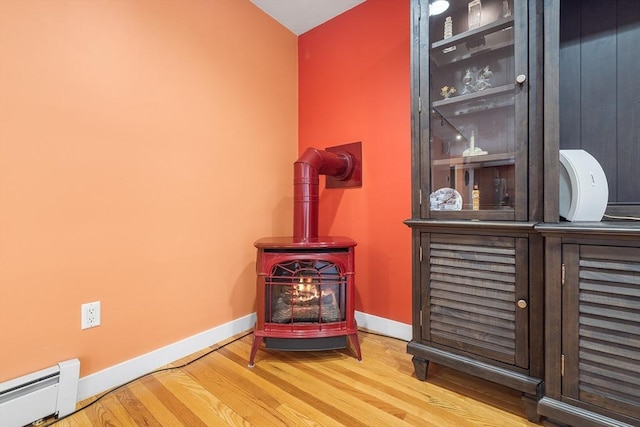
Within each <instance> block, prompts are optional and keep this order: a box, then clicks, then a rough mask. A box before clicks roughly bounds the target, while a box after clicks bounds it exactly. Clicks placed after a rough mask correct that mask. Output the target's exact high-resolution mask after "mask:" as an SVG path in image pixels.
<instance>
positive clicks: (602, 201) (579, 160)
mask: <svg viewBox="0 0 640 427" xmlns="http://www.w3.org/2000/svg"><path fill="white" fill-rule="evenodd" d="M559 181H560V199H559V205H560V216H561V217H563V218H565V219H566V220H567V221H600V220H602V216H603V215H604V212H605V210H606V209H607V203H608V201H609V184H608V183H607V176H606V175H605V174H604V170H602V166H600V163H598V161H597V160H596V159H595V158H594V157H593V156H592V155H591V154H589V153H587V152H586V151H584V150H560V180H559Z"/></svg>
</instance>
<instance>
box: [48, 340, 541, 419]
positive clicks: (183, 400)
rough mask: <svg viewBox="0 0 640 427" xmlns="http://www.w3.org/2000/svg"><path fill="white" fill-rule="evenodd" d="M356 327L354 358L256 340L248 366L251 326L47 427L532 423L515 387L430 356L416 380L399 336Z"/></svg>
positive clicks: (337, 352)
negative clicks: (358, 350) (269, 346)
mask: <svg viewBox="0 0 640 427" xmlns="http://www.w3.org/2000/svg"><path fill="white" fill-rule="evenodd" d="M359 336H360V344H361V347H362V356H363V360H362V361H361V362H358V360H357V359H356V358H355V356H354V354H353V353H352V351H351V350H349V349H343V350H333V351H323V352H279V351H273V350H265V349H264V347H262V348H261V349H260V350H259V351H258V354H257V355H256V364H255V366H254V367H253V368H249V367H248V366H247V361H248V358H249V351H250V349H251V343H252V340H253V335H247V336H244V337H242V338H240V339H238V340H236V341H233V340H229V342H227V343H226V344H228V345H225V346H223V347H222V348H220V349H219V350H218V351H215V352H213V353H211V354H209V355H207V356H205V357H203V358H202V359H200V360H198V361H196V362H194V363H192V364H189V365H188V366H185V367H183V368H180V369H172V370H168V371H163V372H159V373H155V374H153V375H150V376H147V377H144V378H142V379H140V380H137V381H135V382H133V383H131V384H129V385H127V386H125V387H122V388H120V389H117V390H116V391H113V392H111V393H108V394H107V395H105V396H104V397H103V398H101V399H100V400H98V402H96V403H94V404H93V405H91V406H90V407H88V408H86V409H84V410H82V411H80V412H77V413H75V414H74V415H72V416H70V417H68V418H65V419H62V420H59V421H58V422H57V423H55V426H56V427H75V426H171V427H173V426H181V425H182V426H189V427H193V426H265V427H273V426H348V427H357V426H367V427H372V426H384V427H392V426H425V427H427V426H434V427H448V426H451V427H454V426H455V427H465V426H485V427H489V426H490V427H499V426H504V427H515V426H536V425H537V424H534V423H530V422H528V421H527V420H526V418H525V417H524V409H523V406H522V401H521V399H520V394H519V393H518V392H516V391H513V390H510V389H507V388H505V387H502V386H500V385H497V384H493V383H489V382H485V381H483V380H479V379H476V378H473V377H470V376H466V375H463V374H461V373H458V372H456V371H453V370H451V369H448V368H445V367H442V366H438V365H435V364H433V363H432V364H431V366H430V367H429V376H428V381H426V382H423V381H419V380H418V379H417V378H416V377H415V375H414V372H413V364H412V363H411V356H410V355H409V354H407V353H406V342H404V341H400V340H396V339H393V338H387V337H382V336H379V335H376V334H370V333H367V332H363V331H361V332H360V334H359ZM223 344H225V343H223ZM216 347H217V346H213V348H216ZM204 353H206V351H202V352H201V353H198V354H194V355H192V356H190V357H187V358H185V359H182V360H179V361H176V362H175V363H174V364H173V365H172V366H179V365H181V364H184V363H186V362H189V361H190V360H193V359H195V358H196V357H198V356H200V355H202V354H204ZM96 398H97V397H95V398H92V399H88V400H87V401H84V402H81V403H80V404H79V407H80V406H84V405H86V404H88V403H90V402H92V401H94V400H95V399H96Z"/></svg>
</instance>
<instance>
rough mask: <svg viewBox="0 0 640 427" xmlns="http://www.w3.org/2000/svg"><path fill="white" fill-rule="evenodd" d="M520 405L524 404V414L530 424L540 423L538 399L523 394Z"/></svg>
mask: <svg viewBox="0 0 640 427" xmlns="http://www.w3.org/2000/svg"><path fill="white" fill-rule="evenodd" d="M522 403H524V414H525V416H526V417H527V419H528V420H529V421H531V422H532V423H539V422H540V418H541V417H540V415H538V399H536V398H535V397H533V396H531V395H528V394H523V395H522Z"/></svg>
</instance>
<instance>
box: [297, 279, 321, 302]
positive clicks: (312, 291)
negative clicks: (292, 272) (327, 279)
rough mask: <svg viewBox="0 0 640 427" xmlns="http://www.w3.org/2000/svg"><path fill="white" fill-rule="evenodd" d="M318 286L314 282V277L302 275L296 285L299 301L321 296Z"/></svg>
mask: <svg viewBox="0 0 640 427" xmlns="http://www.w3.org/2000/svg"><path fill="white" fill-rule="evenodd" d="M319 295H320V294H319V292H318V287H317V286H316V285H314V284H313V277H308V276H307V277H305V276H300V279H299V280H298V284H297V285H295V296H296V297H298V301H299V302H306V301H311V300H313V299H317V298H318V297H319Z"/></svg>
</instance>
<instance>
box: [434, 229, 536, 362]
mask: <svg viewBox="0 0 640 427" xmlns="http://www.w3.org/2000/svg"><path fill="white" fill-rule="evenodd" d="M422 248H423V251H425V249H426V256H424V255H423V262H422V269H423V271H422V277H423V278H425V280H424V283H423V306H422V326H423V327H422V334H423V336H422V338H423V339H424V340H426V341H429V342H432V343H435V344H438V345H440V346H445V347H447V348H452V349H456V350H460V351H463V352H465V353H467V354H473V355H478V356H481V357H483V358H485V359H487V360H489V361H492V360H493V361H498V362H503V363H506V364H508V365H513V366H517V367H521V368H527V367H528V364H529V356H528V354H529V353H528V341H529V335H528V309H527V297H528V295H527V293H528V272H527V262H526V261H525V262H519V260H520V259H522V260H526V259H527V256H528V240H527V239H526V238H521V237H506V236H477V235H458V234H436V233H434V234H432V233H423V235H422Z"/></svg>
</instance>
